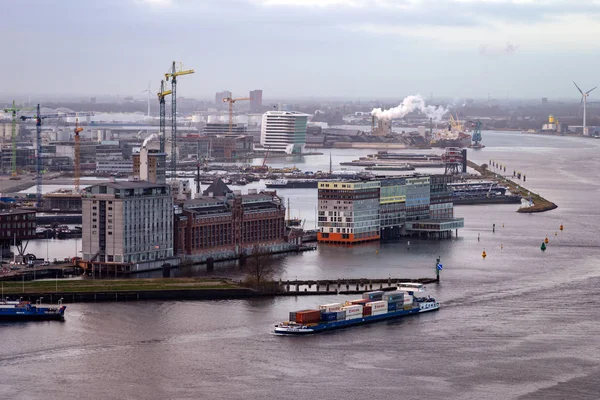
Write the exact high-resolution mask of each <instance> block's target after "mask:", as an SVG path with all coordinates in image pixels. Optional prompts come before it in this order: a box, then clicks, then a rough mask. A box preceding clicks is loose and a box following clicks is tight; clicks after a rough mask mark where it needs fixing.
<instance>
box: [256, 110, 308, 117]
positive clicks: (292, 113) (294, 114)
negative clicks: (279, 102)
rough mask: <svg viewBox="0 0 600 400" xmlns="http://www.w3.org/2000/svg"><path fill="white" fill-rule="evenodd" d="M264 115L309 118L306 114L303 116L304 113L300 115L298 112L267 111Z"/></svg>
mask: <svg viewBox="0 0 600 400" xmlns="http://www.w3.org/2000/svg"><path fill="white" fill-rule="evenodd" d="M265 114H267V115H282V116H284V115H289V116H299V117H302V116H306V117H308V116H309V115H308V114H304V113H301V112H298V111H267V112H266V113H265Z"/></svg>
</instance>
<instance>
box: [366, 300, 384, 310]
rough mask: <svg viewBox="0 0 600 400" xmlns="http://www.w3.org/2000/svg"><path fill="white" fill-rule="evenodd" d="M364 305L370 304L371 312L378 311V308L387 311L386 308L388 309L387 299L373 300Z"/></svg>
mask: <svg viewBox="0 0 600 400" xmlns="http://www.w3.org/2000/svg"><path fill="white" fill-rule="evenodd" d="M366 305H367V307H368V306H371V312H374V311H378V310H385V311H387V309H388V303H387V301H374V302H372V303H367V304H366Z"/></svg>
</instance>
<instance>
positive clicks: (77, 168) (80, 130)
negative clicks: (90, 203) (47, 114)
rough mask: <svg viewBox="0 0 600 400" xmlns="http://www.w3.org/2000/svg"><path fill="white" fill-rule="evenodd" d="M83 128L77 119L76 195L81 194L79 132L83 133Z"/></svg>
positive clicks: (75, 130) (74, 130)
mask: <svg viewBox="0 0 600 400" xmlns="http://www.w3.org/2000/svg"><path fill="white" fill-rule="evenodd" d="M82 131H83V128H82V127H81V126H79V118H75V129H73V132H75V157H74V158H75V193H79V175H80V174H81V164H80V160H79V132H82Z"/></svg>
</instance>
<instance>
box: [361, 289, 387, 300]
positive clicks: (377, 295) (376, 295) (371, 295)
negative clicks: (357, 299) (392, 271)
mask: <svg viewBox="0 0 600 400" xmlns="http://www.w3.org/2000/svg"><path fill="white" fill-rule="evenodd" d="M384 294H385V292H383V291H381V290H377V291H375V292H367V293H363V295H362V298H363V299H369V300H381V299H382V298H383V295H384Z"/></svg>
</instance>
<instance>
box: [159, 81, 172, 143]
mask: <svg viewBox="0 0 600 400" xmlns="http://www.w3.org/2000/svg"><path fill="white" fill-rule="evenodd" d="M171 93H172V92H171V90H165V81H160V92H158V105H159V115H160V118H159V119H160V127H159V132H158V138H159V143H160V152H161V153H164V152H165V120H166V116H165V97H167V96H168V95H170V94H171Z"/></svg>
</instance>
